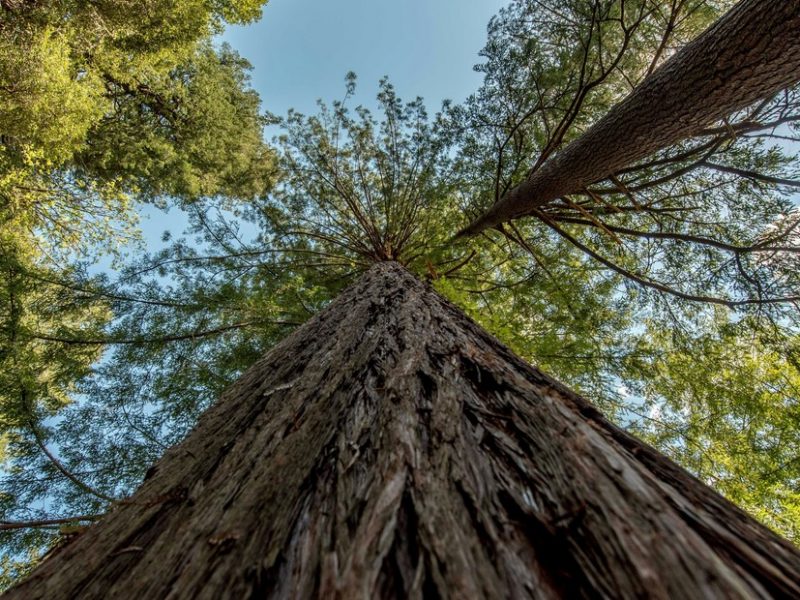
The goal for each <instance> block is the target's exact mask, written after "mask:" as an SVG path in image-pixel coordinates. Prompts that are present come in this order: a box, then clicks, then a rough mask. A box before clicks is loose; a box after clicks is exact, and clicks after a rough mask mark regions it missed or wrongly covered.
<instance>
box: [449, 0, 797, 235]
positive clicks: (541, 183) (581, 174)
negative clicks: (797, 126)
mask: <svg viewBox="0 0 800 600" xmlns="http://www.w3.org/2000/svg"><path fill="white" fill-rule="evenodd" d="M798 80H800V0H743V2H740V3H739V4H737V5H736V6H735V7H734V8H732V9H731V10H730V11H729V12H728V13H727V14H725V15H724V16H723V17H722V18H721V19H720V20H719V21H717V22H716V23H715V24H714V25H712V26H711V27H710V28H709V29H708V30H706V31H705V32H704V33H703V34H702V35H701V36H700V37H698V38H697V39H696V40H694V41H693V42H691V43H690V44H689V45H687V46H686V47H685V48H683V49H682V50H681V51H680V52H678V54H676V55H675V56H673V57H672V58H671V59H670V60H668V61H667V62H666V63H664V64H663V65H662V66H661V67H660V68H659V69H658V70H656V71H655V72H654V73H653V74H652V75H651V76H650V77H648V78H647V79H645V80H644V81H643V82H642V83H641V84H640V85H639V86H637V87H636V89H634V90H633V92H631V94H630V95H629V96H628V97H627V98H625V99H624V100H623V101H622V102H620V103H619V104H617V105H616V106H615V107H614V108H612V109H611V110H610V111H609V112H608V114H607V115H605V116H604V117H603V118H602V119H600V121H598V122H597V123H596V124H595V125H593V126H592V127H591V128H590V129H589V130H588V131H587V132H586V133H585V134H583V135H582V136H581V137H579V138H578V139H576V140H575V141H573V142H572V143H570V144H569V145H567V147H566V148H564V149H563V150H562V151H560V152H559V153H557V154H556V155H555V156H554V157H553V158H551V159H550V160H549V161H546V162H545V163H544V164H543V165H542V167H541V168H540V169H538V170H537V171H535V172H534V173H533V174H532V175H531V177H530V178H529V179H527V180H526V181H524V182H523V183H521V184H520V185H519V186H517V187H516V188H514V189H512V190H511V191H510V192H509V193H508V194H507V195H506V196H504V197H503V198H502V199H501V200H500V201H499V202H497V203H496V204H495V205H494V206H492V207H491V208H490V209H489V210H488V211H487V212H486V213H485V214H484V215H482V216H481V217H480V218H478V219H477V220H476V221H475V222H473V223H471V224H470V225H469V226H468V227H467V228H466V229H464V230H463V231H462V232H461V234H468V235H472V234H476V233H479V232H481V231H483V230H484V229H487V228H489V227H494V226H496V225H498V224H500V223H503V222H505V221H509V220H511V219H516V218H519V217H522V216H525V215H530V214H532V212H533V211H534V210H535V209H536V208H537V207H539V206H542V205H544V204H547V203H548V202H551V201H552V200H555V199H556V198H560V197H562V196H565V195H567V194H572V193H576V192H580V191H581V190H583V189H584V188H585V186H587V185H588V184H590V183H593V182H595V181H599V180H601V179H604V178H605V177H608V176H609V175H611V174H613V173H614V172H616V171H618V170H619V169H621V168H623V167H626V166H629V165H631V164H632V163H634V162H636V161H638V160H641V159H643V158H645V157H647V156H649V155H650V154H653V153H654V152H656V151H658V150H661V149H662V148H666V147H668V146H671V145H672V144H675V143H677V142H679V141H681V140H683V139H685V138H687V137H690V136H692V135H694V134H696V133H697V131H698V130H699V129H702V128H703V127H706V126H707V125H709V124H710V123H712V122H714V121H717V120H719V119H722V118H724V117H727V116H728V115H729V114H731V113H732V112H734V111H736V110H739V109H742V108H745V107H746V106H748V105H750V104H753V103H754V102H757V101H759V100H762V99H765V98H769V97H770V96H772V95H773V94H775V93H776V92H778V91H779V90H781V89H784V88H787V87H789V86H791V85H792V84H794V83H796V82H797V81H798Z"/></svg>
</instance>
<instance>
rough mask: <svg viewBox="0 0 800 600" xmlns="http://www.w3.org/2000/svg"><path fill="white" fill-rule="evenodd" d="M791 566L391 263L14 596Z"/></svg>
mask: <svg viewBox="0 0 800 600" xmlns="http://www.w3.org/2000/svg"><path fill="white" fill-rule="evenodd" d="M798 573H800V552H798V550H797V549H796V548H794V547H793V546H791V545H790V544H788V543H787V542H785V541H783V540H781V539H780V538H779V537H777V536H776V535H775V534H773V533H772V532H770V531H769V530H767V529H766V528H764V527H763V526H761V525H760V524H758V523H756V522H755V521H753V520H752V519H751V518H749V517H748V516H746V515H745V514H744V513H743V512H741V511H740V510H739V509H737V508H736V507H734V506H733V505H732V504H730V503H729V502H727V501H726V500H724V499H723V498H721V497H720V496H719V495H717V494H716V493H715V492H713V491H711V490H710V489H709V488H707V487H705V486H704V485H703V484H702V483H701V482H699V481H698V480H696V479H694V478H693V477H692V476H690V475H688V474H687V473H686V472H685V471H683V470H682V469H680V468H679V467H677V466H676V465H675V464H673V463H672V462H670V461H669V460H667V459H665V458H664V457H663V456H660V455H659V454H658V453H656V452H655V451H654V450H653V449H652V448H650V447H648V446H646V445H644V444H642V443H641V442H639V441H637V440H636V439H634V438H632V437H631V436H629V435H628V434H626V433H625V432H623V431H621V430H620V429H618V428H616V427H615V426H613V425H611V424H610V423H609V422H607V421H606V420H605V419H604V418H603V417H602V416H601V415H600V414H598V412H597V411H596V410H595V409H594V408H592V407H591V405H590V404H589V403H587V402H586V401H585V400H583V399H581V398H580V397H578V396H577V395H576V394H574V393H573V392H571V391H569V390H568V389H566V388H564V387H563V386H562V385H560V384H559V383H557V382H555V381H554V380H552V379H550V378H549V377H547V376H545V375H543V374H542V373H540V372H539V371H537V370H536V369H534V368H532V367H531V366H530V365H528V364H526V363H525V362H523V361H522V360H520V359H519V358H517V357H516V356H514V355H513V354H511V352H510V351H509V350H507V349H506V348H505V347H504V346H502V345H501V344H500V343H499V342H498V341H497V340H495V339H494V338H492V337H491V336H489V335H488V334H486V333H485V332H484V331H483V330H481V329H480V328H479V327H478V326H476V325H475V324H474V323H472V322H471V321H470V320H469V319H468V318H467V317H466V316H464V314H463V313H461V312H460V311H459V310H458V309H457V308H455V307H454V306H452V305H451V304H449V303H448V302H447V301H445V300H443V299H442V298H441V297H440V296H438V295H437V294H436V293H434V292H433V291H431V289H430V288H429V287H428V286H427V285H425V284H423V283H422V282H420V281H418V280H417V279H415V278H414V277H413V276H412V275H411V274H410V273H408V271H406V270H405V269H404V268H403V267H401V266H399V265H398V264H396V263H389V262H387V263H380V264H378V265H376V266H374V267H373V268H372V269H371V270H370V271H369V272H368V273H367V274H366V275H364V276H363V278H362V279H361V280H360V281H359V282H358V283H357V284H355V285H354V286H352V287H351V288H349V289H348V290H347V291H345V292H344V293H343V294H342V295H341V296H340V297H339V298H338V299H337V300H336V301H335V302H334V303H333V304H332V305H331V306H330V307H329V308H327V309H326V310H325V311H323V312H322V313H321V314H319V315H318V316H317V317H315V318H314V319H312V320H311V321H310V322H309V323H307V324H306V325H304V326H303V327H301V328H299V329H298V330H297V331H296V332H294V333H293V334H292V335H291V336H289V337H288V338H287V339H286V340H285V341H284V342H282V343H281V344H279V345H278V346H277V347H276V348H275V349H274V350H272V351H271V352H270V353H269V354H267V355H266V356H265V357H264V358H263V359H262V360H261V361H260V362H258V363H257V364H256V365H255V366H253V367H252V368H251V369H250V370H249V371H248V372H247V373H246V374H245V375H244V376H242V378H241V379H240V380H239V381H238V382H237V383H236V384H235V385H234V386H232V387H231V389H230V390H228V391H227V392H226V393H225V394H224V396H223V397H222V398H221V400H220V401H219V402H218V403H217V404H216V405H215V406H214V407H213V408H211V409H210V410H209V411H208V412H207V413H206V414H205V415H204V416H203V418H202V419H201V421H200V423H199V424H198V426H197V427H196V429H195V430H194V431H193V432H192V433H191V434H190V435H189V436H188V437H187V439H186V440H185V441H184V442H183V443H181V444H179V445H178V446H176V447H174V448H172V449H170V450H169V451H168V452H167V453H166V455H165V456H164V457H163V458H162V459H161V460H160V461H159V462H158V463H157V464H156V466H154V467H153V468H152V469H151V472H150V473H149V476H148V478H147V479H146V481H145V482H144V484H143V485H142V486H141V488H140V489H139V490H138V491H137V492H136V494H134V496H133V497H132V498H131V499H130V500H128V501H126V502H122V503H120V504H119V505H118V506H116V507H115V508H114V509H113V510H112V511H111V512H110V513H109V514H108V515H107V516H106V517H104V518H103V519H102V520H101V521H100V522H99V523H98V524H97V525H94V526H92V527H90V528H89V529H88V530H87V531H86V532H84V533H83V534H81V535H80V536H79V537H77V538H76V539H75V540H74V541H72V542H71V543H69V544H67V545H66V546H65V547H64V548H62V549H60V550H59V551H57V552H56V553H55V554H54V555H53V556H51V557H50V558H48V559H47V560H45V561H44V563H43V564H42V565H41V566H39V568H38V569H36V571H34V573H33V574H32V575H31V576H30V577H29V578H28V579H27V580H26V581H25V582H23V583H22V584H20V585H19V586H17V587H16V588H14V589H12V590H11V591H10V592H9V594H8V598H26V599H33V598H47V599H48V600H53V599H59V598H136V599H139V598H147V599H151V598H153V599H155V598H187V599H188V598H191V599H196V598H214V599H217V598H317V597H321V598H347V599H350V598H378V597H380V598H406V597H410V598H421V597H426V598H436V597H442V598H459V599H460V598H597V597H608V598H634V597H636V598H641V597H652V598H763V597H770V596H774V597H794V598H798V597H800V580H799V579H798Z"/></svg>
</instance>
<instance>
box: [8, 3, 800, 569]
mask: <svg viewBox="0 0 800 600" xmlns="http://www.w3.org/2000/svg"><path fill="white" fill-rule="evenodd" d="M732 4H733V2H731V1H715V0H669V1H667V0H570V1H568V2H561V1H559V2H555V1H554V0H553V1H551V0H514V1H512V2H511V4H510V5H509V6H508V7H507V8H506V9H504V10H503V11H501V12H500V13H499V14H498V15H497V16H496V17H495V18H494V19H493V20H492V21H491V22H490V24H489V27H488V40H487V43H486V46H485V47H484V49H483V51H482V53H481V63H480V64H479V65H478V66H477V67H476V68H477V70H478V71H479V72H480V73H482V75H483V77H484V80H483V84H482V85H481V87H480V88H479V89H478V90H477V91H476V92H475V94H473V95H472V96H471V97H470V98H468V99H467V100H466V101H465V102H464V103H463V104H460V105H455V104H452V103H445V105H444V106H443V107H442V108H441V110H440V111H439V112H437V113H436V114H433V115H431V114H429V113H428V110H427V107H426V105H425V103H424V102H423V100H422V99H419V98H418V99H415V100H412V101H411V102H404V101H402V100H401V99H400V98H398V96H397V94H396V92H395V90H394V88H393V87H392V85H391V84H390V82H389V81H388V80H384V81H381V82H380V84H379V90H378V96H377V109H373V110H368V109H367V108H365V107H363V106H353V104H354V103H355V100H354V96H355V94H356V80H355V76H354V75H348V77H347V79H346V82H345V87H344V91H343V98H342V99H341V100H338V101H334V102H332V103H329V104H325V103H322V102H321V103H320V106H319V110H318V112H317V114H315V115H310V116H308V115H302V114H299V113H297V112H290V113H289V114H288V115H286V116H285V117H276V116H274V115H268V114H263V113H261V112H260V108H259V100H258V97H257V96H256V94H255V93H254V92H253V91H252V90H251V89H250V88H249V84H248V70H249V67H248V65H247V63H246V61H244V60H243V59H242V58H240V57H239V56H238V55H237V54H236V53H235V52H234V51H233V50H232V49H230V48H228V47H225V46H216V45H215V44H213V43H212V42H211V41H210V39H211V38H210V36H211V35H212V34H213V33H215V32H217V31H219V30H220V28H221V27H223V25H224V24H225V23H226V22H227V23H231V22H248V21H250V20H252V19H255V18H257V17H258V14H259V10H260V3H259V2H193V1H181V2H167V1H165V0H152V1H150V2H147V3H145V5H144V6H142V3H126V2H122V3H120V2H113V3H104V2H99V3H91V4H85V3H74V5H73V3H69V2H64V3H55V2H52V3H51V2H34V3H23V2H12V1H5V2H2V7H3V17H4V20H3V21H2V22H0V70H1V71H2V73H3V77H2V78H0V80H2V81H4V82H6V81H9V82H11V83H10V84H8V85H5V86H4V87H2V88H0V125H2V145H0V152H2V154H0V199H1V201H2V204H0V219H2V221H1V222H2V226H1V227H0V273H2V275H0V306H2V308H0V311H2V312H1V313H0V314H2V331H1V332H0V336H2V337H0V398H1V399H2V409H1V412H0V428H2V432H3V433H2V435H3V437H2V452H3V459H4V465H5V477H4V481H3V486H2V494H1V495H0V510H2V512H3V516H2V519H3V522H4V524H3V531H2V533H0V535H2V536H3V542H4V544H5V548H6V558H5V559H4V565H3V566H4V568H5V571H6V575H5V577H6V578H9V577H13V576H17V575H18V574H19V573H20V572H21V571H23V570H24V569H25V566H24V565H25V564H27V561H28V560H30V559H32V558H33V557H35V556H38V555H39V554H41V553H42V552H43V551H45V550H46V549H47V548H48V547H50V546H51V545H52V544H54V543H56V541H57V540H58V539H59V537H60V536H61V535H65V534H69V532H70V531H72V529H71V528H72V527H73V525H75V524H80V523H86V522H88V521H90V520H91V519H92V518H93V516H94V515H97V514H99V513H100V512H102V511H104V510H108V509H109V508H112V509H113V504H114V502H116V501H119V500H121V499H123V498H124V497H125V496H126V494H128V493H129V492H130V490H131V489H132V487H133V486H134V485H135V484H136V483H137V482H138V481H139V480H141V478H142V477H143V476H144V474H145V471H146V469H147V468H148V467H149V465H150V464H151V463H152V461H153V460H154V459H155V458H156V457H158V456H160V455H161V453H162V452H163V451H164V449H165V448H166V447H168V446H169V445H171V444H173V443H175V442H176V441H177V440H179V439H181V438H182V437H183V436H184V435H185V433H186V432H187V431H188V429H190V428H191V427H192V425H193V424H194V422H195V420H196V418H197V416H198V415H199V414H200V413H201V412H202V411H203V410H204V409H205V408H207V407H208V406H209V405H210V404H211V403H212V402H213V401H214V399H215V398H216V397H217V396H218V395H219V393H220V392H221V390H223V389H224V388H225V387H226V386H227V385H229V384H230V383H231V382H232V381H233V380H234V379H235V378H236V376H237V375H238V374H240V373H241V372H242V371H243V370H244V369H245V368H247V367H248V366H249V365H250V364H252V363H253V362H254V361H255V360H256V359H257V358H258V357H259V356H260V355H261V354H263V352H265V351H266V350H267V349H269V348H270V347H271V346H272V345H274V344H275V343H276V342H277V341H278V340H280V339H281V338H282V337H284V336H285V335H286V334H287V333H288V332H289V331H291V329H292V328H293V327H295V326H297V325H298V324H300V323H302V322H304V321H305V320H306V319H308V318H309V317H311V316H312V315H314V314H315V313H316V312H318V311H319V310H320V308H321V307H323V306H325V305H326V304H327V303H328V302H330V301H331V299H332V298H334V297H335V296H336V295H337V293H338V292H339V291H341V290H342V289H343V288H344V287H345V286H346V285H347V284H348V283H350V282H352V281H353V280H354V278H355V277H356V276H357V275H359V274H360V273H362V272H363V271H364V270H365V269H367V268H368V267H369V266H370V264H372V263H374V262H375V261H381V260H397V261H399V262H401V263H403V264H404V265H406V266H407V267H408V268H410V269H411V270H412V271H414V272H415V273H416V274H417V275H418V276H420V277H422V278H425V279H427V280H428V281H430V282H431V284H432V285H433V286H434V287H435V288H436V289H437V290H438V291H440V292H442V293H443V294H445V295H446V296H447V297H448V298H450V299H451V300H452V301H454V302H455V303H456V304H458V305H459V306H460V307H462V308H463V309H465V310H466V311H467V312H468V313H469V314H470V315H471V316H472V317H473V318H474V319H475V320H477V321H478V322H479V323H480V324H481V325H483V326H485V327H486V328H487V329H488V330H489V331H491V332H492V333H494V334H495V335H496V336H498V337H499V338H500V339H501V340H502V341H504V342H505V343H507V344H509V345H510V346H511V347H512V348H513V349H514V350H515V351H516V352H518V353H519V354H520V355H521V356H522V357H524V358H526V359H528V360H530V361H532V362H534V363H535V364H537V365H539V366H540V367H541V368H542V369H543V370H545V371H546V372H549V373H551V374H553V375H554V376H556V377H558V378H559V379H561V380H563V381H564V382H565V383H568V384H569V385H571V386H574V387H575V388H577V389H578V390H580V391H581V392H582V393H583V394H584V395H585V396H586V397H588V398H590V399H591V400H592V401H593V402H594V403H595V404H596V405H597V406H598V407H599V408H601V409H602V410H603V412H605V413H606V414H607V415H608V416H609V417H611V418H612V419H614V420H616V422H617V423H619V424H620V425H622V426H624V427H626V428H629V429H631V430H633V431H634V432H636V433H638V434H640V435H642V436H644V437H645V438H646V439H647V440H649V441H650V442H651V443H653V444H654V445H655V446H656V447H657V448H659V449H660V450H662V451H663V452H666V453H667V454H668V455H670V456H672V457H673V458H675V459H676V460H677V461H678V462H679V463H681V464H682V465H684V466H685V467H686V468H688V469H690V470H691V471H692V472H694V473H695V474H697V475H698V476H699V477H700V478H701V479H702V480H703V481H705V482H707V483H709V484H710V485H712V486H713V487H715V488H716V489H717V490H719V491H720V492H722V493H723V494H725V495H727V496H728V497H730V498H731V499H733V500H734V501H736V502H737V503H739V504H740V505H742V506H743V507H744V508H746V509H747V510H749V511H750V512H751V513H752V514H754V515H756V516H757V517H758V518H760V519H761V520H763V521H764V522H766V523H767V524H769V525H770V526H772V527H773V528H775V529H777V530H778V531H780V532H782V533H783V534H784V535H786V536H787V537H789V538H790V539H793V540H795V541H797V540H798V539H800V538H798V535H800V534H799V533H798V527H800V489H798V487H797V482H798V481H799V480H800V462H799V461H798V460H797V457H798V456H800V425H799V421H798V419H800V412H798V411H800V405H798V395H797V393H798V386H800V356H799V355H798V351H800V345H798V338H797V326H798V322H797V296H798V283H800V282H798V265H797V257H798V252H800V246H798V235H797V226H798V224H800V214H798V212H797V210H796V205H795V199H794V198H793V194H794V193H795V192H796V190H797V188H798V187H800V183H799V181H800V174H799V173H798V168H797V161H796V156H795V155H794V152H795V151H796V146H794V145H793V144H796V142H797V141H798V135H800V125H798V123H800V96H799V95H798V94H799V92H800V89H798V88H797V87H794V88H790V89H786V90H782V91H781V92H779V93H778V94H776V95H774V96H773V97H770V98H769V99H768V100H765V101H760V102H758V103H757V104H755V105H753V106H748V107H746V108H744V109H742V110H740V111H739V112H737V113H735V114H733V115H729V116H728V117H727V118H726V119H725V120H723V121H720V122H716V123H709V124H708V125H707V127H705V128H704V129H702V130H701V131H699V132H698V133H697V135H695V136H693V137H691V138H689V139H686V140H684V141H682V142H680V143H678V144H674V145H671V146H669V147H667V148H665V149H663V150H661V151H659V152H657V153H656V154H654V155H651V156H649V157H647V158H646V159H644V160H642V161H640V162H638V163H636V164H632V165H629V166H627V167H625V168H624V169H621V170H619V171H618V172H616V173H614V174H613V175H612V176H610V177H608V178H607V179H606V180H603V181H600V182H596V183H593V184H591V185H589V186H587V187H586V188H585V189H584V190H582V191H581V192H579V193H575V194H570V195H565V196H563V197H561V198H559V199H557V200H556V201H553V202H550V203H548V204H546V205H544V206H542V207H540V208H539V209H538V210H537V212H535V213H534V214H533V216H532V217H531V218H528V219H525V220H520V221H516V222H514V223H510V224H506V225H503V226H500V227H499V228H498V229H496V230H487V231H484V232H483V233H482V234H481V235H480V236H477V237H475V238H470V239H463V238H454V235H455V233H456V232H457V231H458V230H460V229H461V228H463V227H464V226H466V225H467V224H468V223H469V222H470V220H471V219H472V218H474V217H475V216H477V215H478V214H480V213H481V212H482V211H484V210H485V209H486V208H488V207H489V206H490V205H492V204H493V203H494V202H495V201H497V200H498V199H499V198H500V197H502V196H503V195H504V194H505V193H506V192H507V191H508V190H510V189H512V188H513V187H514V186H516V185H517V184H519V183H520V182H521V181H523V180H524V179H525V178H527V177H528V175H529V174H530V173H531V172H532V171H534V170H536V169H537V168H539V167H540V166H541V165H542V164H544V163H545V162H546V161H547V160H548V158H550V157H551V156H552V155H553V154H554V153H556V152H557V151H558V150H559V149H560V148H562V147H563V146H564V145H565V144H567V143H569V142H570V141H571V140H574V139H575V138H576V137H578V136H579V135H580V134H581V133H582V132H583V131H585V130H586V129H587V128H588V127H590V126H591V125H592V124H593V123H595V122H597V121H598V120H599V119H600V118H601V117H602V116H603V115H604V114H606V113H607V112H608V110H609V109H610V108H611V107H612V106H613V105H615V104H616V103H617V102H619V101H620V100H621V99H622V98H624V97H625V96H626V95H627V94H628V93H629V92H630V90H631V89H633V88H634V87H635V86H636V85H637V84H638V83H639V82H641V81H642V80H643V79H645V78H646V77H647V76H648V75H649V74H651V73H652V72H653V71H654V70H655V69H656V68H657V67H658V66H659V65H660V64H662V63H663V62H664V61H665V60H666V59H667V58H668V57H669V56H670V55H672V54H674V53H675V51H676V50H677V49H679V48H680V47H682V46H684V45H685V44H686V43H687V42H688V41H690V40H692V39H694V38H695V37H696V36H697V35H698V34H699V33H700V32H701V31H703V30H704V29H705V28H706V27H707V26H708V25H709V24H710V23H712V22H713V21H714V20H715V19H716V18H717V17H718V16H719V15H721V14H722V13H723V12H724V11H725V10H727V9H728V8H730V6H731V5H732ZM268 122H272V123H275V124H276V125H278V126H280V128H281V134H280V135H279V136H278V137H277V138H276V139H275V140H274V142H273V144H272V145H269V146H268V145H267V144H266V143H265V142H264V141H263V127H264V125H265V124H266V123H268ZM601 150H602V149H598V151H601ZM145 204H155V205H156V206H161V207H165V208H166V207H173V209H174V210H181V211H183V212H184V213H185V215H186V218H187V220H188V223H189V228H188V230H187V231H186V232H184V234H183V235H179V236H177V237H173V236H171V235H167V236H165V239H164V248H163V249H161V250H153V251H147V252H146V251H144V249H141V250H139V251H137V253H136V255H135V256H133V257H125V256H122V255H121V254H120V255H118V256H117V257H116V259H115V263H114V268H113V269H111V270H108V271H107V272H104V273H98V272H97V269H94V268H92V264H93V262H94V261H96V260H97V257H98V255H100V254H102V253H104V252H108V251H112V252H113V251H114V249H115V248H122V247H123V246H124V245H125V244H126V243H128V240H129V239H130V238H131V237H132V236H133V237H135V235H136V229H135V222H136V213H137V210H140V209H141V207H142V206H143V205H145ZM42 507H45V508H42ZM31 525H35V526H31ZM5 581H6V582H8V581H9V579H6V580H5Z"/></svg>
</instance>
